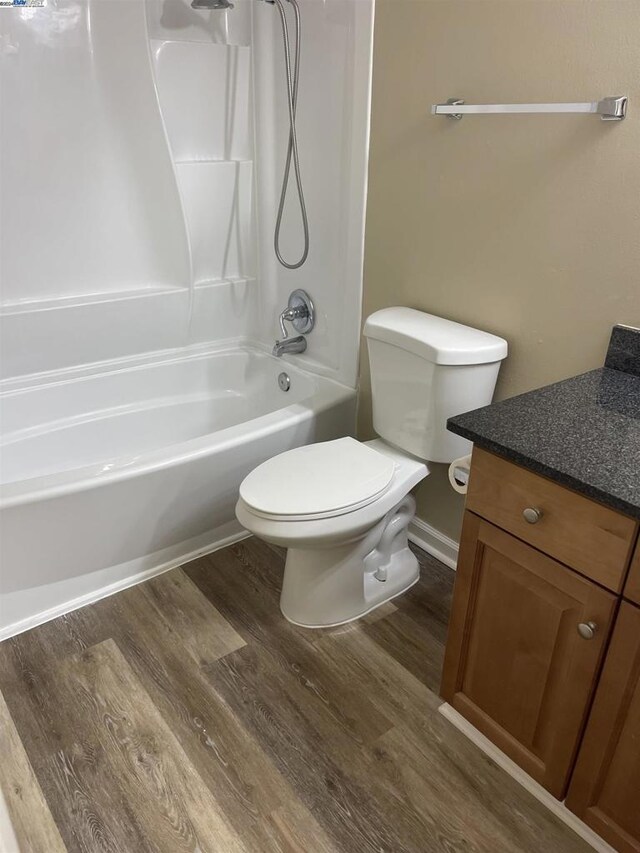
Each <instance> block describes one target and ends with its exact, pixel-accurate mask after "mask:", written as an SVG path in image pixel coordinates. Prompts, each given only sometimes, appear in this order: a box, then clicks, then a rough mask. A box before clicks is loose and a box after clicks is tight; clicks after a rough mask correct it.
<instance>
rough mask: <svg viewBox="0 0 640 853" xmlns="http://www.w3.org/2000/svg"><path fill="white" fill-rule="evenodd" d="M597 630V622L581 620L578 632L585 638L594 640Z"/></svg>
mask: <svg viewBox="0 0 640 853" xmlns="http://www.w3.org/2000/svg"><path fill="white" fill-rule="evenodd" d="M597 630H598V626H597V625H596V623H595V622H580V624H579V625H578V634H580V636H581V637H582V639H583V640H593V638H594V637H595V635H596V631H597Z"/></svg>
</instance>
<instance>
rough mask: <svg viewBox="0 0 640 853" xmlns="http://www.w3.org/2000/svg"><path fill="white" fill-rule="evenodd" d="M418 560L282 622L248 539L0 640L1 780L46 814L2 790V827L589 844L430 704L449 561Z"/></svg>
mask: <svg viewBox="0 0 640 853" xmlns="http://www.w3.org/2000/svg"><path fill="white" fill-rule="evenodd" d="M418 557H419V559H420V561H421V563H422V566H423V572H422V579H421V581H420V583H419V584H417V585H416V586H415V587H414V588H413V590H412V591H411V592H409V593H408V594H407V595H406V596H404V597H403V598H401V599H399V600H398V601H397V605H396V604H388V605H386V607H385V609H384V611H378V613H377V614H376V615H375V617H373V618H372V617H367V618H366V619H365V620H363V621H361V622H358V623H355V624H354V625H351V626H349V628H347V629H345V628H342V629H340V630H338V631H323V632H321V633H313V634H310V632H309V631H303V630H299V629H296V628H295V627H294V626H292V625H290V624H288V623H286V622H284V620H282V618H281V617H280V614H279V610H278V589H279V587H280V583H281V577H282V569H283V563H284V561H283V558H282V556H280V555H279V554H277V553H276V552H274V551H272V550H271V549H269V548H268V547H267V546H266V545H264V544H262V543H260V542H259V541H257V540H255V539H249V540H246V542H244V543H242V544H239V545H237V546H233V547H232V548H230V549H225V550H223V551H218V552H217V553H216V554H213V555H211V556H210V557H205V558H202V559H200V560H198V561H196V562H194V563H191V564H190V565H189V566H186V567H185V568H184V569H183V570H176V571H174V572H170V573H168V574H166V575H163V576H162V577H160V578H156V579H154V580H153V581H150V582H149V583H146V584H142V585H140V586H138V587H136V588H135V589H130V590H127V591H126V592H124V593H121V594H119V595H116V596H113V597H111V598H109V599H106V600H105V601H101V602H99V603H97V604H95V605H92V606H90V607H88V608H86V609H84V610H80V611H77V612H75V613H72V614H70V615H69V616H67V617H65V618H63V619H59V620H56V621H55V622H52V623H50V624H48V625H44V626H41V627H40V628H37V629H36V630H34V631H31V632H29V633H26V634H23V635H21V636H20V637H16V638H14V639H12V640H9V641H7V642H6V643H3V644H2V645H1V646H0V690H1V691H2V693H3V694H4V696H5V699H6V703H7V706H8V712H9V714H10V717H9V721H10V723H11V729H12V730H14V731H15V737H14V738H12V742H11V744H10V746H11V752H10V753H9V762H8V763H5V764H4V765H3V777H4V778H3V784H6V785H11V784H13V783H15V782H19V783H20V784H25V782H27V781H29V782H30V790H33V789H34V788H36V787H37V786H39V787H40V788H41V789H42V790H43V791H45V792H46V800H47V806H48V810H49V812H47V811H42V810H41V809H39V810H38V817H40V819H39V820H36V819H35V818H36V816H35V815H34V814H33V813H29V814H27V815H25V810H26V807H27V806H26V804H25V801H24V800H20V799H19V798H17V797H12V798H11V799H10V800H9V807H10V809H11V810H12V817H13V819H14V823H15V826H16V830H17V831H18V832H19V833H22V832H23V831H24V828H25V823H28V826H29V830H30V836H27V837H30V838H32V839H38V838H42V839H43V843H42V844H41V846H40V848H38V849H42V850H46V851H47V853H53V851H56V853H57V850H58V849H62V847H61V846H57V845H56V844H55V843H53V841H52V840H51V838H52V833H51V831H50V828H51V827H53V830H54V831H56V827H57V832H59V834H60V836H61V839H62V843H64V844H66V845H67V847H68V849H69V851H70V853H71V851H72V850H78V849H82V850H94V849H95V838H96V837H99V838H100V839H101V849H102V850H104V851H105V853H107V851H108V853H116V851H117V853H122V851H125V850H126V851H137V850H141V849H148V848H149V847H152V848H153V849H156V850H161V851H163V853H164V851H166V853H182V851H185V853H186V851H193V850H194V849H202V850H205V849H206V850H210V849H219V850H221V851H224V853H231V851H236V850H243V851H247V853H272V851H273V853H276V851H277V853H280V851H282V850H308V851H313V853H337V851H361V850H379V849H384V850H393V851H397V853H410V852H411V853H414V851H417V850H420V851H432V850H436V849H446V850H454V849H459V848H461V847H464V846H466V847H468V848H469V849H472V850H491V851H495V853H538V851H540V850H549V851H560V850H562V851H563V853H587V851H588V850H590V848H588V847H587V845H586V844H585V843H584V842H583V841H581V839H579V838H578V837H577V836H575V835H574V834H573V833H572V832H571V831H570V830H568V829H567V827H565V826H563V825H562V824H561V823H560V822H559V821H558V819H557V818H555V817H554V816H553V815H551V814H549V813H548V812H547V811H546V809H544V808H543V807H542V806H541V805H540V804H539V803H537V802H536V801H535V800H534V799H533V798H532V797H531V796H530V795H529V794H528V793H527V792H526V791H524V790H523V789H522V788H521V787H520V786H519V785H518V784H517V783H516V782H514V781H513V780H512V779H510V778H509V777H508V776H507V775H506V774H505V773H504V772H503V771H502V770H500V769H499V768H498V767H496V766H495V765H494V764H493V763H491V762H487V760H486V758H485V757H484V756H483V755H482V754H481V753H480V752H479V751H478V750H477V749H476V748H475V747H474V746H473V745H472V744H471V743H469V741H468V740H467V739H466V738H465V737H462V736H461V735H460V734H459V733H458V732H456V731H455V729H453V728H452V727H451V726H450V725H449V723H448V722H447V721H445V720H444V719H443V718H442V716H441V715H440V714H438V711H437V709H438V706H439V704H440V701H439V699H438V697H437V695H436V691H437V685H438V679H439V673H440V667H441V661H442V651H443V643H444V636H445V632H446V620H447V614H448V609H449V598H450V595H451V587H452V580H453V575H452V574H451V572H450V571H449V570H448V569H445V568H443V567H442V566H439V565H438V564H437V563H436V562H435V561H433V560H430V559H429V558H427V557H425V555H423V554H418ZM88 697H89V701H88ZM0 710H1V706H0ZM123 717H126V725H125V724H123V723H122V720H123ZM105 720H107V721H108V722H109V726H108V729H107V726H105ZM24 749H26V750H27V752H28V754H29V760H30V764H29V769H30V774H29V775H30V779H28V778H27V777H26V776H25V775H24V774H22V773H20V770H21V762H20V755H21V751H22V750H24ZM71 779H72V784H73V793H74V796H73V797H72V796H70V789H69V786H68V782H69V780H71ZM78 801H80V802H81V803H82V805H83V807H82V808H77V803H78ZM337 802H339V804H340V807H339V808H337V807H336V803H337ZM176 815H177V816H178V817H179V821H180V822H179V823H177V818H176ZM203 815H205V816H206V819H204V820H203ZM38 830H41V831H40V832H38ZM213 832H215V833H216V838H215V839H213V838H212V833H213ZM98 834H99V835H98ZM23 839H24V836H23V835H22V834H21V835H20V840H21V841H22V840H23ZM54 841H55V839H54ZM209 842H210V843H209ZM25 849H27V848H26V845H25ZM34 849H35V845H34Z"/></svg>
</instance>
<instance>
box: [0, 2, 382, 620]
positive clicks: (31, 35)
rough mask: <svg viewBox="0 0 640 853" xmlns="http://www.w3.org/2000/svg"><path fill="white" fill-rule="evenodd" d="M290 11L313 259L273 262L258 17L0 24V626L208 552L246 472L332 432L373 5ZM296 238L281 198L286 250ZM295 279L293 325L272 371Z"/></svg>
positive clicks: (270, 115) (353, 322)
mask: <svg viewBox="0 0 640 853" xmlns="http://www.w3.org/2000/svg"><path fill="white" fill-rule="evenodd" d="M301 15H302V22H303V55H302V62H301V76H300V94H299V101H298V114H297V127H298V136H299V143H300V157H301V161H302V167H303V172H304V174H305V194H306V199H307V206H308V209H309V216H310V224H311V228H312V231H313V234H314V245H313V246H312V250H311V253H310V256H309V259H308V261H307V263H306V264H305V267H304V269H303V270H300V271H297V272H294V273H292V272H290V271H288V270H284V269H282V268H280V267H279V265H278V264H277V262H276V260H275V257H274V254H273V226H274V223H275V214H276V210H277V192H278V191H279V184H278V181H279V180H280V178H281V175H282V166H283V159H284V154H285V152H286V144H287V139H288V123H287V111H286V99H285V97H284V81H285V78H284V65H283V57H282V50H281V34H280V32H279V26H280V25H279V21H278V19H277V15H276V13H275V10H274V8H273V7H272V6H271V5H269V4H265V3H259V2H257V0H237V2H236V3H235V6H234V8H233V9H230V10H228V11H203V10H193V9H192V8H191V7H190V4H189V2H188V0H130V2H126V3H107V2H103V0H60V2H59V3H56V4H48V5H46V6H44V7H34V8H15V9H7V10H5V11H4V13H3V14H2V15H1V16H0V17H1V18H2V20H1V21H0V27H1V28H2V30H1V37H2V40H1V41H0V44H1V45H2V51H0V64H1V66H0V81H1V85H2V92H1V95H2V97H1V103H2V119H3V120H2V122H1V126H2V160H1V164H0V166H1V170H2V172H1V174H0V182H1V183H2V188H3V191H2V194H1V198H0V203H1V205H2V211H1V212H2V223H1V227H0V233H1V235H2V245H1V247H0V251H1V256H0V267H1V271H2V293H1V294H0V370H1V375H0V406H2V430H3V436H2V444H0V453H1V454H2V465H1V467H2V484H1V486H0V488H1V495H0V506H2V507H3V508H2V517H1V518H0V525H1V526H2V536H1V537H0V539H1V540H2V549H3V550H2V552H1V553H0V560H1V561H2V579H1V582H0V636H7V635H9V634H11V633H14V632H15V631H17V630H24V629H26V628H27V627H30V626H32V625H33V624H37V623H38V622H40V621H42V620H43V619H48V618H52V617H53V616H55V615H57V614H59V613H61V612H64V611H65V610H68V609H70V608H73V607H78V606H80V605H81V604H86V603H87V602H88V601H91V600H94V599H95V598H97V597H100V596H102V595H106V594H108V593H111V592H113V591H114V590H116V589H118V588H122V587H125V586H128V585H130V584H131V583H134V582H137V581H139V580H140V579H141V578H143V577H147V576H149V575H150V574H153V573H157V572H158V571H161V570H164V569H166V568H168V567H170V566H172V565H177V564H178V563H179V562H181V561H182V560H183V559H185V558H187V557H188V556H191V557H192V556H194V555H195V554H197V553H203V552H204V551H207V550H211V549H212V548H213V547H216V546H219V545H221V544H224V543H226V542H228V541H229V537H233V536H238V535H240V530H239V526H238V525H237V522H235V521H234V518H233V505H234V502H235V499H236V497H237V488H238V485H239V483H240V481H241V480H242V478H243V476H244V475H245V474H246V473H248V471H249V470H250V469H251V468H252V467H255V465H257V464H259V463H260V462H261V461H264V459H266V458H267V457H268V456H270V455H273V454H274V453H278V452H280V451H283V450H286V449H289V448H291V447H295V446H297V445H299V444H301V443H306V442H310V441H318V440H322V439H323V438H324V439H329V438H334V437H337V436H340V435H344V434H347V433H352V432H353V431H354V423H355V415H354V399H355V386H356V379H357V357H358V329H359V325H360V307H361V306H360V303H361V285H362V263H363V251H364V250H363V239H364V238H363V232H364V205H365V192H366V163H367V151H368V119H369V92H370V77H371V46H372V25H373V3H372V1H371V0H337V2H332V3H330V4H324V3H322V4H319V3H317V2H316V0H301ZM318 81H321V82H322V85H318ZM61 140H64V144H62V143H61ZM305 164H313V168H312V169H305ZM307 172H308V175H307ZM336 210H339V211H340V214H339V215H336V213H335V211H336ZM34 211H36V212H37V215H34ZM297 227H298V226H297V220H296V218H295V210H294V214H293V215H292V214H291V211H289V209H288V206H287V212H286V213H285V217H284V220H283V228H282V238H283V251H284V253H285V255H286V256H289V255H291V253H292V252H295V246H296V245H298V233H297ZM328 246H330V247H331V251H327V250H326V247H328ZM296 287H304V288H305V289H307V290H308V291H309V293H310V294H312V296H313V298H314V301H315V304H316V309H317V316H318V321H317V326H316V328H315V330H314V332H313V334H312V335H311V336H309V341H308V344H309V346H308V349H307V351H306V352H305V353H304V355H301V356H289V355H287V356H285V358H284V359H282V360H277V361H276V360H275V359H274V360H272V359H271V356H270V355H269V353H270V352H271V347H272V345H273V340H274V338H275V337H276V335H277V332H278V325H277V318H278V314H279V312H280V311H281V310H282V307H283V306H284V305H286V302H287V298H288V296H289V294H290V292H291V291H292V290H294V289H295V288H296ZM285 364H286V368H287V372H288V373H289V374H290V376H291V379H292V387H291V391H290V392H289V393H288V395H285V394H284V393H283V392H281V391H280V390H279V389H278V386H277V375H278V373H279V372H280V371H281V370H282V369H283V367H284V366H285ZM274 371H275V373H274ZM323 389H324V390H323ZM253 439H255V442H254V441H253ZM251 445H253V450H251Z"/></svg>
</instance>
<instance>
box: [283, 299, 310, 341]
mask: <svg viewBox="0 0 640 853" xmlns="http://www.w3.org/2000/svg"><path fill="white" fill-rule="evenodd" d="M285 322H289V323H291V325H292V326H293V328H294V329H295V330H296V332H298V333H299V334H301V335H308V334H309V332H310V331H311V330H312V329H313V327H314V325H315V322H316V318H315V310H314V307H313V302H312V301H311V297H310V296H309V294H308V293H307V292H306V291H304V290H294V291H293V293H292V294H291V295H290V296H289V302H288V304H287V307H286V308H285V309H284V311H283V312H282V313H281V314H280V318H279V323H280V332H281V334H282V337H283V338H288V337H289V332H288V331H287V327H286V326H285Z"/></svg>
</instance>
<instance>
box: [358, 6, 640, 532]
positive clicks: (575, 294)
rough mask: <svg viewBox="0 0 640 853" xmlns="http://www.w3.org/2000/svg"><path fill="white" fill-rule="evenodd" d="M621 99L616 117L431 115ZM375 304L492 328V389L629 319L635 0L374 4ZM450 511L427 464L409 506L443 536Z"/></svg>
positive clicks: (638, 152)
mask: <svg viewBox="0 0 640 853" xmlns="http://www.w3.org/2000/svg"><path fill="white" fill-rule="evenodd" d="M617 94H626V95H628V96H629V98H630V107H629V115H628V118H627V119H626V120H625V121H624V122H621V123H619V124H618V123H611V124H607V123H604V122H601V121H600V120H599V119H598V118H596V117H595V116H470V117H465V118H464V119H463V120H462V121H460V122H454V121H451V120H449V119H447V118H444V117H435V116H431V115H430V113H429V106H430V104H432V103H435V102H438V101H445V100H446V99H447V98H449V97H453V96H457V97H462V98H465V99H466V100H467V101H468V102H476V103H482V102H517V101H591V100H596V99H598V98H600V97H603V96H605V95H617ZM388 305H409V306H412V307H414V308H420V309H422V310H424V311H429V312H431V313H434V314H438V315H441V316H443V317H448V318H450V319H453V320H457V321H459V322H462V323H467V324H469V325H471V326H476V327H478V328H480V329H486V330H487V331H490V332H495V333H497V334H499V335H502V336H503V337H505V338H506V339H507V340H508V341H509V347H510V354H509V358H508V361H506V362H505V363H504V365H503V368H502V373H501V377H500V380H499V385H498V389H497V397H498V398H499V399H500V398H504V397H509V396H512V395H513V394H517V393H519V392H522V391H526V390H529V389H531V388H535V387H538V386H540V385H544V384H545V383H548V382H553V381H555V380H558V379H562V378H564V377H567V376H571V375H573V374H576V373H580V372H583V371H585V370H590V369H591V368H594V367H599V366H600V365H601V364H602V360H603V356H604V353H605V350H606V345H607V340H608V337H609V333H610V327H611V325H612V324H614V323H616V322H621V323H628V324H631V325H637V326H640V2H639V0H629V1H627V0H377V2H376V25H375V47H374V74H373V115H372V138H371V160H370V184H369V202H368V211H367V231H366V259H365V295H364V312H365V315H366V314H369V313H371V312H372V311H375V310H376V309H378V308H381V307H384V306H388ZM362 361H363V367H362V380H361V385H362V400H361V407H360V432H361V435H362V436H364V437H369V436H370V435H371V418H370V411H371V400H370V385H369V377H368V363H367V359H366V354H363V359H362ZM461 507H462V505H461V501H460V499H459V498H458V497H457V496H455V495H454V494H453V493H452V492H451V491H450V490H449V488H448V486H447V485H446V484H445V480H444V469H443V467H441V466H436V470H435V471H434V472H433V474H432V475H431V476H430V477H429V479H428V480H427V481H425V483H424V484H423V485H422V486H421V487H420V489H419V491H418V514H419V515H420V516H421V517H422V518H423V519H425V520H426V521H427V522H429V523H430V524H432V525H434V526H435V527H437V528H438V529H440V530H442V531H443V532H445V533H447V534H448V535H450V536H453V537H457V535H458V531H459V524H460V517H461Z"/></svg>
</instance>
